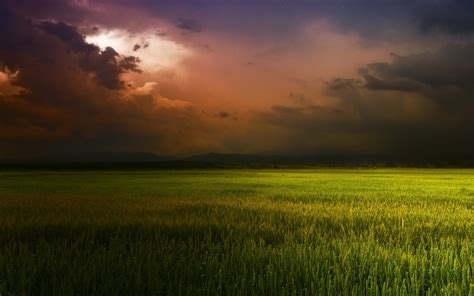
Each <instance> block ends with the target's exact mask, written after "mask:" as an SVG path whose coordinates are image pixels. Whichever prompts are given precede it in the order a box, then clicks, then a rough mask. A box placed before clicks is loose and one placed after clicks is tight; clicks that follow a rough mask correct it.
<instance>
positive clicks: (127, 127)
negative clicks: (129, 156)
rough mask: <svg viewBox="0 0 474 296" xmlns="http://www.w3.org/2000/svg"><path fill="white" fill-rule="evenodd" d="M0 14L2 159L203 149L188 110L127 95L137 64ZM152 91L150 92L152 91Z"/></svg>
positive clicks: (59, 31)
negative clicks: (128, 74)
mask: <svg viewBox="0 0 474 296" xmlns="http://www.w3.org/2000/svg"><path fill="white" fill-rule="evenodd" d="M5 11H6V10H3V9H2V10H0V12H1V14H2V16H4V17H3V18H1V19H0V36H2V37H1V38H2V42H0V72H1V73H0V74H1V79H0V80H1V81H0V154H1V155H2V158H3V157H7V156H11V157H24V158H34V157H41V156H46V155H47V156H49V157H52V156H54V155H62V156H65V155H66V156H67V155H68V154H71V155H72V154H80V153H86V152H87V151H92V152H93V151H154V152H164V153H166V152H167V153H186V152H188V153H189V151H190V149H199V147H201V146H206V145H208V142H209V141H210V140H209V137H212V132H210V130H211V129H207V132H208V133H203V132H201V131H202V130H204V129H203V128H202V127H203V126H204V125H205V124H206V123H205V122H204V120H203V119H202V118H201V117H200V114H199V112H197V111H195V110H194V109H193V108H192V107H187V106H188V105H189V104H188V105H186V104H181V105H182V106H184V107H181V106H180V105H179V104H178V103H176V102H175V101H173V100H171V99H167V98H163V97H161V96H160V95H159V93H156V92H152V90H153V89H151V88H145V87H143V88H140V87H136V88H135V89H130V88H128V89H125V88H123V85H124V81H123V78H122V74H124V73H125V72H127V71H139V68H138V66H137V65H138V63H139V60H138V59H137V58H136V57H125V56H122V55H120V53H118V52H117V51H115V50H114V49H113V48H111V47H108V48H106V49H104V50H101V49H100V48H98V47H96V46H95V45H92V44H88V43H87V42H85V40H84V38H83V36H82V35H81V34H80V33H79V32H78V30H77V29H76V28H75V27H74V26H71V25H69V24H66V23H61V22H51V21H43V22H35V21H27V20H25V19H23V18H22V17H20V16H18V15H15V14H13V13H12V12H11V11H8V12H5ZM151 85H153V84H151Z"/></svg>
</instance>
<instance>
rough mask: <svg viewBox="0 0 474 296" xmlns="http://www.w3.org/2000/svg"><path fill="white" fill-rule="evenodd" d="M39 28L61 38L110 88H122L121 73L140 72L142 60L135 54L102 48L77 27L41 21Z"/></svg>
mask: <svg viewBox="0 0 474 296" xmlns="http://www.w3.org/2000/svg"><path fill="white" fill-rule="evenodd" d="M38 26H39V28H41V29H42V30H44V31H45V32H46V33H48V34H51V35H53V36H55V37H57V38H59V39H60V40H61V41H62V42H63V43H64V45H66V46H67V48H68V49H70V50H71V51H73V52H74V53H75V54H77V56H78V58H79V65H80V66H81V68H82V69H83V70H85V71H88V72H91V73H94V74H95V75H96V78H97V80H98V82H99V83H100V84H102V85H103V86H105V87H107V88H110V89H120V88H122V87H123V82H122V80H121V79H120V75H121V74H123V73H125V72H126V71H135V72H140V69H139V67H138V63H139V62H140V60H139V59H138V58H136V57H133V56H120V55H119V54H118V53H117V52H116V51H115V50H114V49H113V48H111V47H107V48H106V49H105V50H101V49H100V48H99V47H98V46H96V45H93V44H89V43H87V42H86V41H85V38H84V36H82V35H81V34H80V33H79V32H78V31H77V29H76V28H74V27H73V26H70V25H68V24H65V23H62V22H50V21H44V22H41V23H40V24H39V25H38Z"/></svg>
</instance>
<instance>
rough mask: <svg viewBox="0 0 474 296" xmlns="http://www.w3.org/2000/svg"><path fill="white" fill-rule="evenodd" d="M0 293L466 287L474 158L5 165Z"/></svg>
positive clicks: (473, 266)
mask: <svg viewBox="0 0 474 296" xmlns="http://www.w3.org/2000/svg"><path fill="white" fill-rule="evenodd" d="M0 294H1V295H2V296H4V295H10V294H11V295H31V294H34V295H73V294H74V295H143V294H171V295H200V294H205V295H208V294H211V295H215V294H230V295H290V294H291V295H315V294H322V295H474V170H444V169H443V170H419V169H359V170H358V169H353V170H343V169H331V170H329V169H328V170H323V169H321V170H206V171H203V170H187V171H151V170H150V171H21V172H20V171H0Z"/></svg>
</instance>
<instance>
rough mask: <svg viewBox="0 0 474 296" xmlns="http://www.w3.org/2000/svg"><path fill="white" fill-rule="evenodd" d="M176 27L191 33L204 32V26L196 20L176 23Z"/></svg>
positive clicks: (182, 20)
mask: <svg viewBox="0 0 474 296" xmlns="http://www.w3.org/2000/svg"><path fill="white" fill-rule="evenodd" d="M176 27H177V28H179V29H181V30H184V31H187V32H190V33H199V32H201V31H202V25H201V24H200V23H199V22H198V21H196V20H194V19H181V20H179V21H178V22H177V23H176Z"/></svg>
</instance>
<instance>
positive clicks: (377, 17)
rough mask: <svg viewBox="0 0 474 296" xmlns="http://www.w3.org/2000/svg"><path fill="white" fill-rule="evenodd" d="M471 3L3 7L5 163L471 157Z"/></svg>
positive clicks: (70, 2)
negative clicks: (125, 155)
mask: <svg viewBox="0 0 474 296" xmlns="http://www.w3.org/2000/svg"><path fill="white" fill-rule="evenodd" d="M472 8H474V7H473V5H472V4H471V2H469V1H454V0H453V1H431V0H422V1H404V0H401V1H377V0H361V1H356V0H352V1H351V0H345V1H344V0H340V1H323V0H320V1H317V0H315V1H291V2H290V1H263V0H262V1H228V2H222V1H149V0H139V1H128V0H119V1H112V0H110V1H109V0H102V1H94V0H89V1H79V0H65V1H62V0H61V1H59V0H40V1H32V0H18V1H5V2H3V3H2V4H0V35H1V37H0V38H1V39H2V40H1V42H0V153H1V154H2V155H0V156H1V157H0V159H4V158H28V159H30V158H35V157H50V156H51V155H58V154H63V155H65V156H67V155H81V154H86V153H91V152H97V151H99V152H107V151H126V152H134V151H141V152H154V153H159V154H176V155H183V154H195V153H205V152H225V153H269V154H276V153H278V154H314V155H317V154H331V155H368V154H377V155H392V156H404V157H405V156H413V157H422V156H430V157H439V158H442V159H448V158H460V157H471V156H472V155H473V154H474V152H473V151H474V140H473V137H472V136H471V135H472V133H473V132H474V120H473V119H472V118H474V116H473V115H474V114H473V113H474V111H473V110H474V103H473V102H474V98H473V94H474V18H473V17H472V16H471V14H470V13H469V12H470V11H471V10H472Z"/></svg>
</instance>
